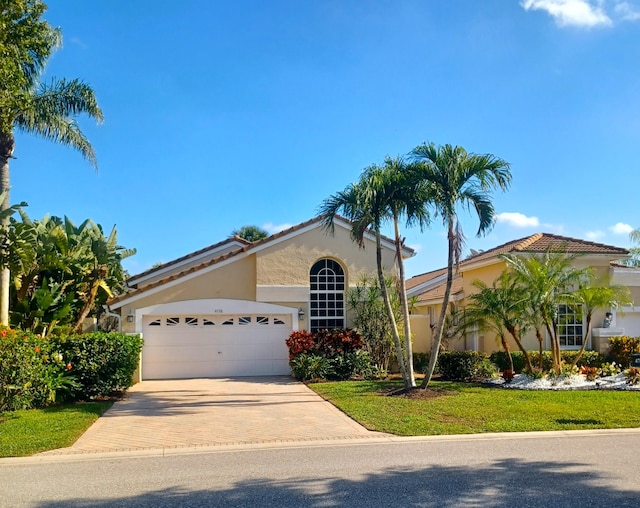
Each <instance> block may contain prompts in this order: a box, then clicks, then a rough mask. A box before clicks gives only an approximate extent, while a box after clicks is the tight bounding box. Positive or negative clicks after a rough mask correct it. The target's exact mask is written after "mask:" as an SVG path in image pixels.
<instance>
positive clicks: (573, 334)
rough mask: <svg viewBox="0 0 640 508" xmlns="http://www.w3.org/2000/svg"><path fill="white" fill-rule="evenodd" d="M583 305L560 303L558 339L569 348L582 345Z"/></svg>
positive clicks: (561, 345) (562, 345)
mask: <svg viewBox="0 0 640 508" xmlns="http://www.w3.org/2000/svg"><path fill="white" fill-rule="evenodd" d="M582 331H583V323H582V305H574V306H569V305H566V304H560V305H558V340H559V341H560V347H564V348H567V349H573V348H576V349H577V348H579V347H580V346H582V338H583V335H582Z"/></svg>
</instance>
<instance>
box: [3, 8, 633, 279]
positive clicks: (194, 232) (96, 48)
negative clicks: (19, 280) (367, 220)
mask: <svg viewBox="0 0 640 508" xmlns="http://www.w3.org/2000/svg"><path fill="white" fill-rule="evenodd" d="M47 4H48V5H49V10H48V11H47V13H46V15H45V17H46V18H47V19H48V20H49V22H50V23H51V24H53V25H54V26H60V27H61V28H62V30H63V35H64V47H63V48H62V49H60V50H59V51H58V52H56V53H55V55H54V56H53V57H52V59H51V61H50V64H49V66H48V71H47V75H48V76H56V77H66V78H75V77H78V78H82V79H83V80H85V81H86V82H88V83H89V84H91V85H92V86H93V88H94V89H95V91H96V93H97V96H98V100H99V103H100V105H101V107H102V109H103V111H104V116H105V121H104V123H103V124H102V125H100V126H96V125H94V124H93V123H92V122H90V121H88V120H86V119H80V124H81V126H82V128H83V130H84V131H85V133H86V134H87V136H88V137H89V139H90V140H91V142H92V143H93V145H94V147H95V149H96V152H97V155H98V161H99V166H100V167H99V172H98V173H97V174H96V173H95V172H94V171H93V169H92V168H91V167H90V166H89V165H88V164H87V163H86V162H85V161H84V160H83V159H82V157H81V156H80V155H79V154H78V153H76V152H74V151H73V150H70V149H68V148H64V147H60V146H56V145H53V144H52V143H50V142H47V141H42V140H39V139H37V138H34V137H31V136H26V135H22V134H18V135H17V146H16V152H15V155H16V157H17V159H16V160H13V161H12V162H11V178H12V197H11V200H12V202H13V203H15V202H19V201H26V202H28V203H29V207H28V209H27V212H28V213H29V215H30V216H31V217H32V218H41V217H42V216H44V215H45V214H47V213H49V214H52V215H60V216H62V215H67V216H69V217H70V218H71V219H72V220H74V221H75V222H77V223H80V222H82V220H84V219H85V218H91V219H93V220H94V221H96V222H98V223H100V224H102V225H103V227H104V228H105V230H107V231H109V230H110V229H111V227H112V226H113V225H114V224H116V225H117V228H118V236H119V240H120V243H121V244H122V245H124V246H126V247H135V248H137V249H138V253H137V254H136V255H135V256H134V257H132V258H129V259H127V260H126V261H125V267H126V268H127V269H128V270H129V271H130V272H131V273H137V272H140V271H142V270H145V269H147V268H149V267H150V266H151V265H153V264H154V263H156V262H166V261H170V260H171V259H174V258H176V257H178V256H181V255H184V254H187V253H189V252H191V251H193V250H196V249H199V248H202V247H205V246H207V245H210V244H213V243H216V242H218V241H220V240H222V239H224V238H226V237H227V236H228V235H229V234H230V233H231V231H232V230H233V229H236V228H239V227H241V226H243V225H246V224H256V225H259V226H262V227H265V228H266V229H268V230H269V231H271V232H275V231H278V230H279V229H281V228H283V227H287V226H288V225H293V224H297V223H299V222H302V221H305V220H307V219H309V218H311V217H313V216H314V215H316V212H317V208H318V205H319V204H320V203H321V201H322V200H323V199H325V198H326V197H328V196H329V195H331V194H333V193H335V192H337V191H339V190H341V189H343V188H344V187H345V186H346V185H347V184H349V183H350V182H352V181H355V180H357V178H358V176H359V174H360V171H361V170H362V169H363V168H364V167H366V166H368V165H370V164H372V163H381V162H382V161H383V159H384V157H385V156H386V155H391V156H396V155H402V154H406V153H407V152H409V151H410V150H411V149H413V148H414V147H415V146H417V145H419V144H421V143H422V142H424V141H432V142H435V143H436V144H445V143H450V144H453V145H460V146H463V147H465V148H466V149H467V150H468V151H469V152H476V153H492V154H494V155H496V156H499V157H501V158H503V159H505V160H507V161H508V162H509V163H510V164H511V170H512V174H513V181H512V186H511V189H510V190H509V191H508V192H507V193H504V194H496V195H495V199H494V203H495V207H496V211H497V212H498V220H497V222H496V225H495V227H494V228H493V230H492V232H491V233H490V234H489V235H487V236H486V237H484V238H476V237H475V232H476V230H477V221H476V219H475V218H474V217H473V216H472V215H470V214H468V213H466V212H465V211H462V212H461V219H462V224H463V229H464V231H465V233H466V236H467V247H468V249H469V248H473V249H487V248H491V247H493V246H496V245H498V244H500V243H504V242H506V241H509V240H513V239H515V238H519V237H523V236H527V235H529V234H532V233H534V232H538V231H544V232H549V233H557V234H563V235H567V236H572V237H577V238H583V239H590V240H594V241H598V242H603V243H608V244H612V245H617V246H622V247H627V246H629V239H628V233H629V230H630V229H631V228H632V227H640V219H639V218H638V215H639V214H638V212H639V208H640V204H639V203H640V200H638V185H637V183H638V176H637V175H638V174H640V172H639V169H640V168H639V166H640V150H638V148H639V147H640V65H638V62H640V0H633V1H631V0H629V1H618V0H600V1H598V0H590V1H589V0H523V1H518V0H513V1H511V0H482V1H478V0H440V1H436V0H431V1H424V0H388V1H384V0H380V1H359V2H352V1H346V0H315V1H306V2H301V1H299V0H271V1H269V2H264V1H259V0H257V1H248V0H234V1H225V2H222V1H210V0H191V1H188V0H185V1H184V2H174V1H172V2H169V1H166V0H154V1H148V0H136V1H135V2H128V1H124V0H120V1H115V0H93V1H91V2H87V1H86V0H50V1H48V2H47ZM404 234H405V236H406V239H407V240H406V241H407V244H408V245H410V246H413V247H414V248H416V250H417V251H418V253H417V255H416V256H415V257H414V258H413V259H412V260H410V261H409V263H408V266H407V270H408V273H409V275H415V274H418V273H422V272H425V271H429V270H432V269H436V268H440V267H442V266H444V265H445V264H446V238H445V236H444V227H443V225H442V224H441V222H440V221H439V220H436V221H434V223H433V224H432V226H431V228H430V229H428V230H426V231H424V232H420V231H418V230H405V232H404ZM467 252H468V250H467ZM372 255H373V253H372Z"/></svg>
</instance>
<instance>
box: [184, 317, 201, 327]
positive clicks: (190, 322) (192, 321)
mask: <svg viewBox="0 0 640 508" xmlns="http://www.w3.org/2000/svg"><path fill="white" fill-rule="evenodd" d="M184 322H185V324H186V325H187V326H198V318H197V317H186V318H184Z"/></svg>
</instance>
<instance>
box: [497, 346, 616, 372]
mask: <svg viewBox="0 0 640 508" xmlns="http://www.w3.org/2000/svg"><path fill="white" fill-rule="evenodd" d="M528 353H529V358H530V359H531V364H532V365H533V366H534V367H536V368H537V367H538V366H539V365H540V353H539V352H538V351H528ZM577 355H578V351H561V352H560V356H561V357H562V359H563V360H564V362H565V363H567V364H572V363H573V361H574V360H575V358H576V356H577ZM489 358H490V359H491V361H492V362H493V363H494V364H495V365H496V366H497V367H498V369H500V370H501V371H504V370H507V369H508V368H509V360H508V358H507V353H505V352H504V351H494V352H493V353H491V355H490V356H489ZM511 358H512V360H513V370H515V371H516V372H522V371H523V370H524V368H525V366H526V362H525V359H524V354H523V353H522V351H512V352H511ZM606 361H607V358H606V357H605V356H604V355H602V354H600V353H598V352H597V351H585V352H584V353H583V354H582V357H581V358H580V361H579V362H578V367H582V366H585V367H598V368H600V367H601V366H602V364H603V363H605V362H606ZM552 367H553V358H552V357H551V351H543V352H542V370H551V368H552Z"/></svg>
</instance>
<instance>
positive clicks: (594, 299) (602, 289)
mask: <svg viewBox="0 0 640 508" xmlns="http://www.w3.org/2000/svg"><path fill="white" fill-rule="evenodd" d="M591 282H592V281H589V283H587V284H581V285H580V287H579V288H578V289H577V290H575V291H573V292H571V293H570V294H569V295H568V297H569V302H571V304H573V305H574V306H575V309H574V310H575V311H576V312H582V313H583V314H584V317H585V320H586V325H585V330H584V335H583V337H582V346H581V347H580V351H579V352H578V354H577V355H576V357H575V358H574V359H573V366H574V367H575V366H576V365H578V362H579V361H580V358H581V357H582V355H583V353H584V350H585V347H586V345H587V340H588V339H589V334H590V333H591V324H592V322H593V313H594V312H595V311H596V310H597V309H607V310H609V309H617V308H619V307H622V306H624V305H633V300H632V299H631V294H630V291H629V288H628V287H626V286H618V285H613V286H611V285H609V284H608V283H607V282H608V281H605V283H603V284H602V285H593V286H592V285H591Z"/></svg>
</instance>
